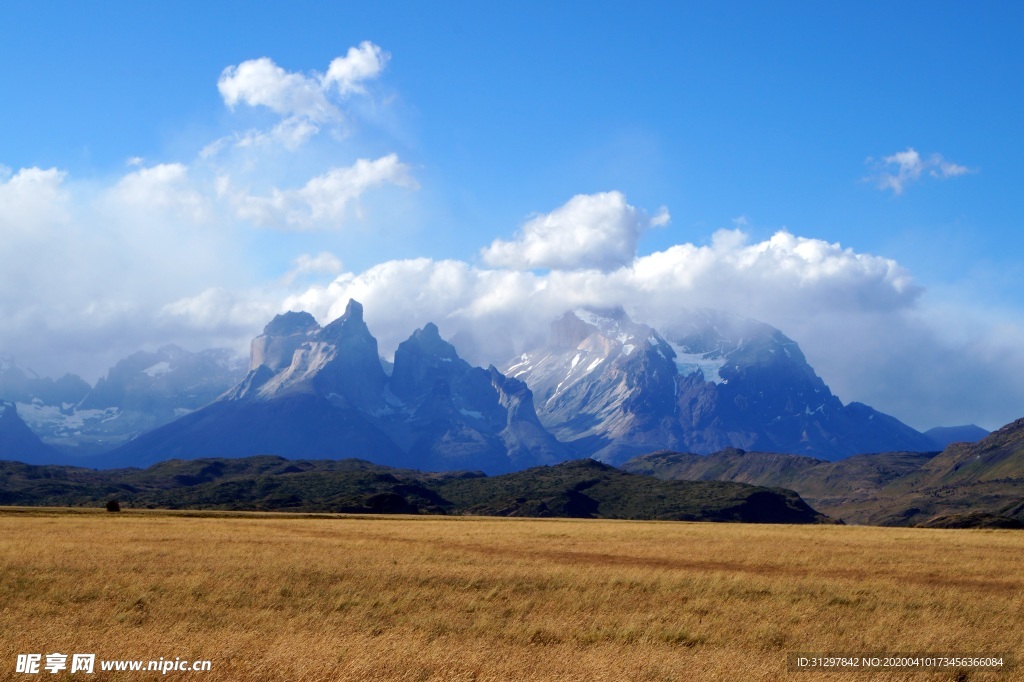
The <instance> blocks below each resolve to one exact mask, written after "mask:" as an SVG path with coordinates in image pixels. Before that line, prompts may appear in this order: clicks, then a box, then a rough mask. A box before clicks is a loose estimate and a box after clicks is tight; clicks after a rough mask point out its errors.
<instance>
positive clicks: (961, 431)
mask: <svg viewBox="0 0 1024 682" xmlns="http://www.w3.org/2000/svg"><path fill="white" fill-rule="evenodd" d="M988 434H989V432H988V431H986V430H985V429H983V428H981V427H980V426H975V425H974V424H967V425H964V426H936V427H935V428H933V429H928V430H927V431H925V432H924V435H926V436H928V437H929V438H931V439H932V441H933V442H934V443H935V447H937V448H938V449H940V450H941V449H944V448H945V447H946V446H947V445H952V444H953V443H977V442H978V441H979V440H981V439H982V438H984V437H985V436H987V435H988Z"/></svg>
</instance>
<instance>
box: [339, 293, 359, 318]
mask: <svg viewBox="0 0 1024 682" xmlns="http://www.w3.org/2000/svg"><path fill="white" fill-rule="evenodd" d="M343 317H345V318H349V319H352V320H360V321H361V320H362V319H363V304H362V303H360V302H359V301H357V300H356V299H354V298H350V299H348V304H347V305H346V306H345V314H344V315H343Z"/></svg>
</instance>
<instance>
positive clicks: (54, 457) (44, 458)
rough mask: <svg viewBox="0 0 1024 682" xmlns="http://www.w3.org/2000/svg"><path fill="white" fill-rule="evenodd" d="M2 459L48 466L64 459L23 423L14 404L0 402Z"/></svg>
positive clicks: (0, 448) (0, 447)
mask: <svg viewBox="0 0 1024 682" xmlns="http://www.w3.org/2000/svg"><path fill="white" fill-rule="evenodd" d="M0 459H8V460H14V461H17V462H26V463H29V464H48V463H51V462H56V461H60V460H62V457H61V455H60V453H58V452H57V451H55V450H54V449H53V448H51V447H50V446H48V445H46V444H45V443H43V441H42V440H40V439H39V436H37V435H36V434H35V433H34V432H33V431H32V429H30V428H29V427H28V425H27V424H25V422H24V421H22V419H21V417H19V416H18V408H17V407H16V406H15V404H14V403H13V402H8V401H6V400H4V401H0Z"/></svg>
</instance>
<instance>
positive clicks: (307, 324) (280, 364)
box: [249, 312, 320, 372]
mask: <svg viewBox="0 0 1024 682" xmlns="http://www.w3.org/2000/svg"><path fill="white" fill-rule="evenodd" d="M318 331H320V325H319V324H317V322H316V320H315V319H313V316H312V315H310V314H309V313H305V312H301V313H297V312H287V313H284V314H281V315H276V316H275V317H274V319H273V320H271V321H270V322H269V323H268V324H267V326H266V327H264V328H263V334H261V335H260V336H257V337H256V338H255V339H253V340H252V344H251V345H250V346H249V371H250V372H251V371H254V370H256V369H257V368H259V367H260V366H261V365H263V366H266V367H268V368H270V369H271V370H273V371H275V372H276V371H278V370H281V369H284V368H285V367H288V366H289V365H291V363H292V357H293V356H294V355H295V351H296V350H297V349H298V348H299V346H301V345H302V344H303V343H305V342H307V341H308V340H309V339H310V338H311V336H312V335H314V334H315V333H316V332H318Z"/></svg>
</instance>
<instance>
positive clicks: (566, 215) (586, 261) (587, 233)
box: [481, 191, 669, 271]
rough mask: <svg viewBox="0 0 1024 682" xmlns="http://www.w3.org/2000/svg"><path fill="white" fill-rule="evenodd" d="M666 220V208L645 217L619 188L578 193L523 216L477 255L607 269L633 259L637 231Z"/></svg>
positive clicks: (503, 261) (529, 264)
mask: <svg viewBox="0 0 1024 682" xmlns="http://www.w3.org/2000/svg"><path fill="white" fill-rule="evenodd" d="M668 220H669V216H668V211H667V210H666V209H665V208H662V209H661V211H660V212H659V213H658V214H657V215H656V216H655V217H654V218H649V217H648V216H647V215H646V214H645V213H644V212H643V211H641V210H639V209H637V208H636V207H634V206H631V205H630V204H628V203H626V197H625V196H624V195H623V194H622V193H621V192H617V191H613V192H601V193H598V194H578V195H576V196H574V197H573V198H572V199H570V200H569V201H568V202H566V203H565V204H564V205H563V206H561V207H559V208H557V209H555V210H554V211H552V212H551V213H547V214H544V215H539V216H536V217H534V218H531V219H530V220H528V221H527V222H526V223H525V224H524V225H523V226H522V228H521V229H520V230H519V232H518V234H517V235H516V238H515V239H513V240H512V241H505V240H503V239H495V240H494V241H493V242H492V243H491V245H490V246H489V247H487V248H485V249H483V250H482V251H481V256H482V257H483V260H484V262H485V263H487V264H488V265H492V266H496V267H505V268H513V269H518V270H527V269H533V268H550V269H556V270H578V269H596V270H604V271H608V270H613V269H615V268H619V267H622V266H625V265H628V264H629V263H630V262H632V260H633V259H634V258H635V257H636V245H637V241H638V240H639V239H640V235H641V234H643V232H644V231H645V230H646V229H648V228H650V227H658V226H662V225H665V224H667V223H668Z"/></svg>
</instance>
